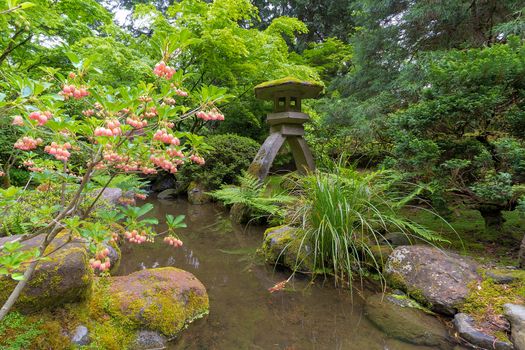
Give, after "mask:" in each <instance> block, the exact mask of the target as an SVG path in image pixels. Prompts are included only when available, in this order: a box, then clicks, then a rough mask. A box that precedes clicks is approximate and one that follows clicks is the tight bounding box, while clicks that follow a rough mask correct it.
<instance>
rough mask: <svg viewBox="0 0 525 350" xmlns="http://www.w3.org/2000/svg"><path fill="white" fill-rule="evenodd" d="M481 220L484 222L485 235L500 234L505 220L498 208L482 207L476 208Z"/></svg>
mask: <svg viewBox="0 0 525 350" xmlns="http://www.w3.org/2000/svg"><path fill="white" fill-rule="evenodd" d="M478 210H479V212H480V214H481V216H482V217H483V220H485V230H486V231H487V233H498V232H502V230H503V224H504V223H505V218H504V217H503V212H502V210H501V208H500V207H497V206H482V207H480V208H478Z"/></svg>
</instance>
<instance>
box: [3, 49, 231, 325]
mask: <svg viewBox="0 0 525 350" xmlns="http://www.w3.org/2000/svg"><path fill="white" fill-rule="evenodd" d="M165 47H166V48H168V47H169V45H165ZM170 55H171V52H166V51H165V52H163V57H164V61H161V62H160V63H158V64H157V65H156V66H155V68H154V69H153V75H152V80H151V82H148V83H140V84H139V85H138V86H136V87H121V88H119V89H114V88H111V87H105V86H92V85H90V81H89V75H90V71H91V69H90V67H89V62H85V61H82V60H80V59H79V58H78V57H77V56H76V55H74V54H68V57H69V58H70V60H71V62H72V64H73V66H74V67H75V71H74V72H70V73H69V74H68V75H67V77H66V76H63V75H61V74H60V73H59V72H58V71H57V70H52V69H48V70H47V73H48V75H49V79H48V81H46V82H37V81H32V80H28V79H21V78H13V80H12V86H13V87H15V88H14V90H13V92H12V94H11V96H10V98H6V101H7V102H5V101H4V102H2V101H1V100H0V109H2V110H3V111H8V112H9V114H10V115H12V124H13V125H16V126H17V127H18V128H20V130H21V131H22V132H23V136H22V137H20V138H19V139H18V140H17V141H16V143H15V144H14V153H13V155H14V158H15V159H18V160H19V162H20V163H22V164H23V166H25V167H27V169H28V170H30V171H31V172H32V174H33V176H32V177H38V176H39V177H47V178H48V179H52V183H51V185H50V186H52V187H54V188H56V189H57V191H58V192H59V194H60V195H59V198H60V199H59V203H56V205H53V206H51V207H50V208H49V210H47V211H45V212H44V213H41V214H40V217H39V218H38V219H37V220H35V222H36V223H37V225H36V226H37V228H38V229H37V230H36V231H35V232H33V233H31V234H29V235H24V236H23V237H22V238H21V239H20V240H19V241H15V242H11V243H7V244H4V245H3V246H2V247H0V275H4V276H5V275H8V276H11V277H12V278H13V279H15V280H18V281H19V282H18V284H17V286H16V288H15V289H14V290H13V292H12V293H11V295H10V296H9V298H8V300H7V301H6V302H5V304H4V305H3V306H2V308H1V310H0V320H1V319H2V318H3V317H4V316H5V315H6V314H7V313H8V312H9V310H10V309H11V307H12V306H13V305H14V303H15V302H16V300H17V298H18V297H19V295H20V293H21V291H22V290H23V288H24V287H25V286H26V284H27V282H28V281H29V279H30V278H31V276H32V274H33V272H34V270H35V268H36V266H37V264H38V262H39V259H41V258H42V257H43V255H44V252H45V251H46V248H47V247H48V246H49V245H50V244H51V243H52V242H53V240H54V239H55V238H56V237H57V235H58V234H59V233H60V232H62V231H66V232H68V234H69V235H71V236H73V237H77V238H82V239H84V240H85V241H86V242H87V243H89V247H90V251H91V253H92V254H93V258H92V259H91V260H90V264H91V266H92V267H93V268H94V269H95V270H99V271H106V270H108V269H109V268H110V261H109V258H108V253H109V251H108V249H107V247H106V246H105V245H104V244H105V243H108V242H110V241H115V240H118V239H119V238H120V237H121V236H123V237H124V238H125V239H127V240H128V241H130V242H132V243H137V244H141V243H144V242H147V241H153V239H154V238H155V236H157V235H158V234H156V233H154V230H153V228H152V226H153V225H155V224H157V223H158V222H157V220H156V219H151V218H148V219H144V218H143V215H144V214H146V213H147V212H148V211H149V210H150V209H151V208H152V206H151V205H148V204H146V205H144V206H142V207H134V206H131V205H130V206H128V207H124V208H123V209H122V210H121V211H120V212H118V211H103V212H101V213H97V212H96V208H97V202H98V201H99V199H100V198H101V196H102V193H103V190H104V189H105V188H106V187H107V186H109V185H110V184H111V181H112V180H114V179H115V178H116V177H117V176H119V174H145V175H149V174H156V173H157V172H159V171H166V172H170V173H176V172H177V171H178V169H179V168H180V167H181V166H183V165H184V164H185V163H188V162H192V163H196V164H204V158H203V157H202V153H203V152H205V151H206V150H207V149H209V147H210V146H208V145H206V144H205V143H204V142H203V137H201V136H198V135H196V134H195V132H196V131H198V130H199V129H200V128H201V127H202V126H203V125H205V124H206V123H212V122H215V121H220V120H223V119H224V116H223V115H222V114H221V112H220V111H219V109H218V107H217V103H218V102H221V101H224V100H225V99H227V98H228V97H229V96H228V95H226V94H225V90H224V89H221V88H217V87H214V86H202V87H201V88H200V89H199V90H198V91H197V92H196V93H195V96H189V94H188V92H186V90H184V87H183V86H182V82H183V80H184V76H183V74H182V73H181V72H178V71H176V70H175V69H174V68H173V67H170V66H169V65H168V64H167V63H166V62H168V61H169V58H170ZM99 73H100V72H99ZM192 95H193V94H192ZM4 172H5V171H4ZM0 175H4V174H0ZM30 181H31V180H30ZM28 185H29V184H28ZM26 188H27V186H26ZM25 190H26V189H17V188H10V189H7V190H3V191H2V192H1V193H0V205H3V206H4V208H6V210H8V209H9V208H10V206H13V205H16V203H17V201H18V200H19V199H20V198H21V197H23V196H24V191H25ZM133 191H134V193H135V196H136V197H137V198H141V199H142V198H144V197H145V195H144V193H143V192H142V191H141V190H140V189H139V188H137V187H135V188H133ZM131 202H133V199H131V200H130V203H127V204H132V203H131ZM116 221H119V222H121V223H122V225H121V227H122V230H121V231H119V230H118V229H116V228H115V225H114V223H115V222H116ZM183 221H184V217H183V216H179V217H176V218H175V217H173V216H169V215H168V216H167V218H166V223H167V225H168V230H167V231H166V232H162V233H160V234H166V237H165V238H164V241H165V242H166V243H167V244H169V245H172V246H174V247H180V246H181V245H182V241H181V240H180V239H179V238H178V237H177V236H176V234H175V229H176V228H178V227H184V223H183ZM38 234H44V237H45V238H44V239H43V241H42V243H41V245H40V246H39V247H37V248H35V249H34V250H32V251H27V250H21V247H22V244H21V241H23V240H25V239H28V238H31V237H34V236H35V235H38ZM21 271H23V274H22V273H21Z"/></svg>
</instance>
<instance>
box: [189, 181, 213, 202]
mask: <svg viewBox="0 0 525 350" xmlns="http://www.w3.org/2000/svg"><path fill="white" fill-rule="evenodd" d="M206 192H207V189H206V188H204V187H203V186H202V185H201V184H199V183H198V182H195V181H193V182H191V183H190V185H189V186H188V202H190V203H191V204H206V203H209V202H210V201H211V197H210V196H209V195H208V194H206Z"/></svg>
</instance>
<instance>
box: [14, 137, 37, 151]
mask: <svg viewBox="0 0 525 350" xmlns="http://www.w3.org/2000/svg"><path fill="white" fill-rule="evenodd" d="M41 143H42V139H41V138H37V139H34V138H32V137H30V136H24V137H22V138H21V139H18V140H17V141H16V142H15V145H14V147H15V148H18V149H21V150H22V151H30V150H32V149H35V148H37V147H38V146H39V145H40V144H41Z"/></svg>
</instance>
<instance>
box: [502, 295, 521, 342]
mask: <svg viewBox="0 0 525 350" xmlns="http://www.w3.org/2000/svg"><path fill="white" fill-rule="evenodd" d="M504 310H505V317H507V319H508V320H509V321H510V329H511V340H512V342H513V343H514V347H515V348H516V350H525V306H523V305H515V304H505V305H504Z"/></svg>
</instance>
